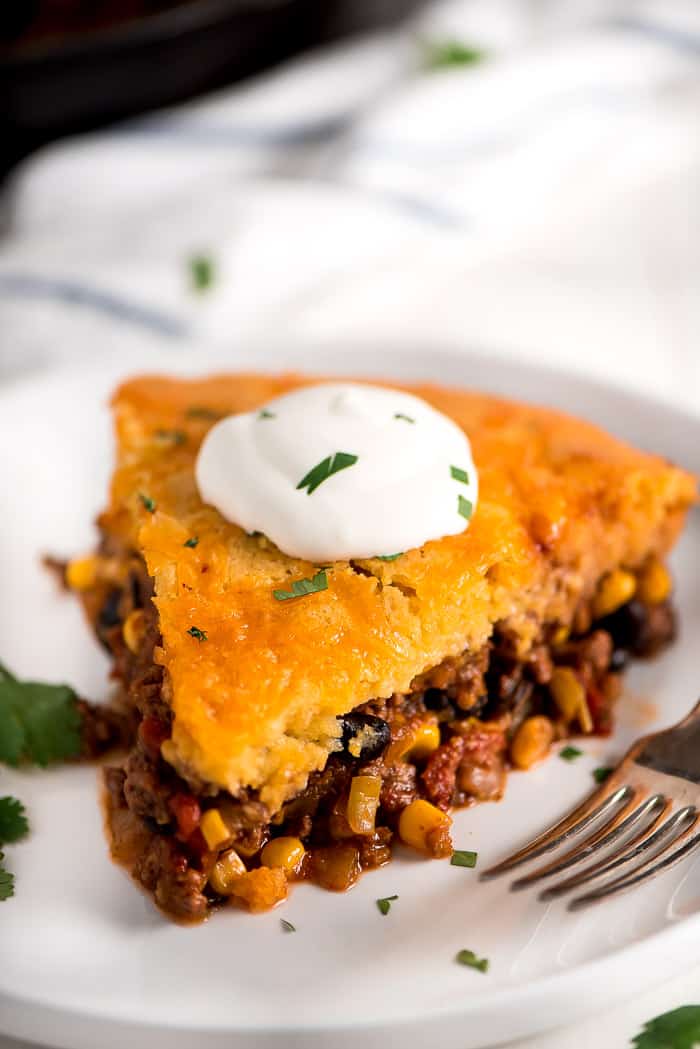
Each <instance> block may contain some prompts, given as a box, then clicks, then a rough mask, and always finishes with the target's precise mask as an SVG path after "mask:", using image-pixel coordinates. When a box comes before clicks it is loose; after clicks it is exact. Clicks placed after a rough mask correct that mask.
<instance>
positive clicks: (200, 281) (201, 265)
mask: <svg viewBox="0 0 700 1049" xmlns="http://www.w3.org/2000/svg"><path fill="white" fill-rule="evenodd" d="M189 267H190V281H191V284H192V287H193V289H194V290H195V291H206V290H207V288H210V287H211V286H212V284H213V283H214V277H215V275H216V274H215V266H214V260H213V259H212V258H210V257H209V256H208V255H193V256H192V258H191V259H190V260H189Z"/></svg>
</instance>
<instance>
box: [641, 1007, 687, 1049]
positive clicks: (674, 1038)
mask: <svg viewBox="0 0 700 1049" xmlns="http://www.w3.org/2000/svg"><path fill="white" fill-rule="evenodd" d="M632 1045H633V1046H634V1047H635V1049H694V1047H695V1046H696V1045H700V1005H682V1006H681V1007H680V1008H679V1009H672V1010H671V1012H669V1013H663V1014H662V1015H661V1016H655V1017H654V1019H653V1020H648V1021H647V1022H646V1023H645V1024H644V1030H643V1031H642V1032H641V1034H638V1035H637V1037H636V1038H634V1039H633V1040H632Z"/></svg>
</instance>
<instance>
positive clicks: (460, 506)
mask: <svg viewBox="0 0 700 1049" xmlns="http://www.w3.org/2000/svg"><path fill="white" fill-rule="evenodd" d="M473 511H474V504H473V503H472V502H471V500H470V499H465V498H464V496H463V495H460V496H458V497H457V512H458V513H460V514H461V515H462V517H464V518H466V519H467V521H468V520H469V518H470V517H471V515H472V513H473Z"/></svg>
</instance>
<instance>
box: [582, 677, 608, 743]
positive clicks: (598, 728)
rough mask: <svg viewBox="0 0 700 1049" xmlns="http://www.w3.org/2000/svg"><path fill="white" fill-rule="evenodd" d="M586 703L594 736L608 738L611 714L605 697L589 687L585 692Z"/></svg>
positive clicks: (598, 690)
mask: <svg viewBox="0 0 700 1049" xmlns="http://www.w3.org/2000/svg"><path fill="white" fill-rule="evenodd" d="M586 702H587V703H588V709H589V710H590V712H591V717H592V718H593V731H594V732H595V734H596V736H609V735H610V733H611V732H612V712H611V710H610V704H609V703H608V702H607V700H606V698H605V696H604V695H603V693H602V692H601V691H600V689H598V688H596V687H595V685H589V686H588V689H587V691H586Z"/></svg>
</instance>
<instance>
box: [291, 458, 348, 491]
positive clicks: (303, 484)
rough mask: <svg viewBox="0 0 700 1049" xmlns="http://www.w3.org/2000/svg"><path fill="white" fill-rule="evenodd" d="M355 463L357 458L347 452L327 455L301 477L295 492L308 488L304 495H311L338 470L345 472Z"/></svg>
mask: <svg viewBox="0 0 700 1049" xmlns="http://www.w3.org/2000/svg"><path fill="white" fill-rule="evenodd" d="M356 462H357V456H356V455H350V454H349V452H336V453H335V455H329V456H328V457H327V458H326V459H323V461H322V462H320V463H319V464H318V465H317V466H314V468H313V469H312V470H309V472H308V473H307V474H306V476H305V477H302V479H301V481H299V484H298V485H297V491H298V490H299V489H300V488H308V491H307V493H306V494H307V495H311V493H312V492H315V491H316V489H317V488H318V486H319V485H320V484H323V482H324V481H327V480H328V478H329V477H332V476H333V474H337V473H339V472H340V470H347V468H348V466H354V465H355V463H356Z"/></svg>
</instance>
